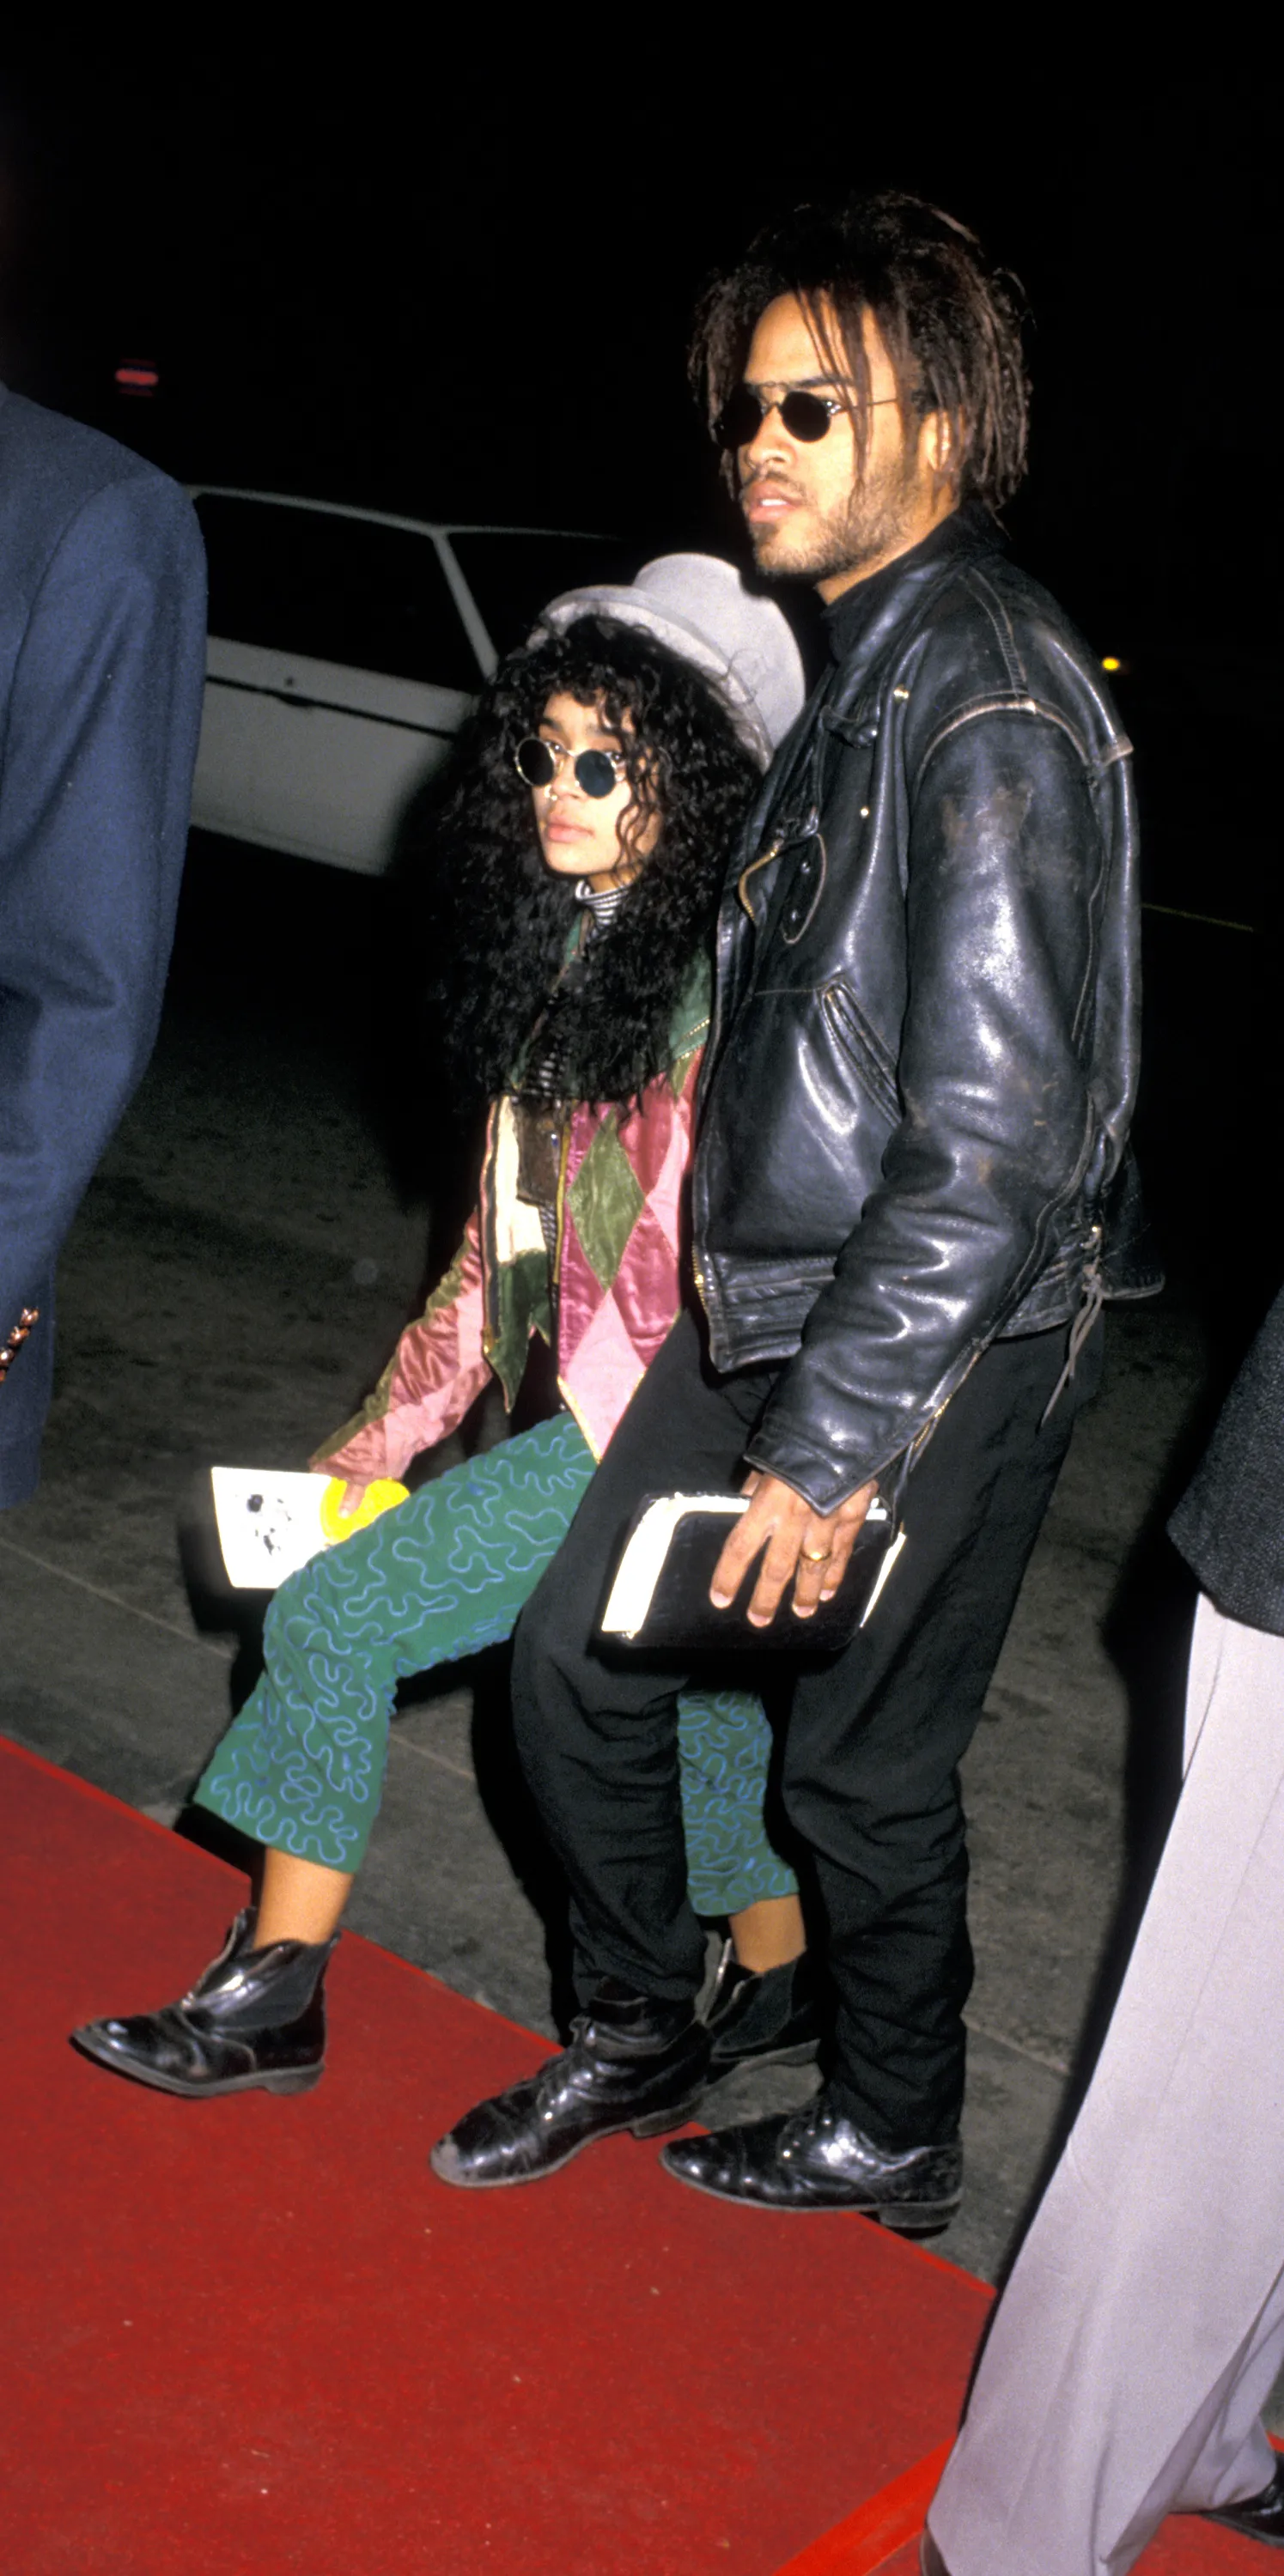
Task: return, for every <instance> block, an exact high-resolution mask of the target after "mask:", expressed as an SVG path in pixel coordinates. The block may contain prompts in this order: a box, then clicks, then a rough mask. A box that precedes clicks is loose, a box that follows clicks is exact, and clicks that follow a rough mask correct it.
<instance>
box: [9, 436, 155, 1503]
mask: <svg viewBox="0 0 1284 2576" xmlns="http://www.w3.org/2000/svg"><path fill="white" fill-rule="evenodd" d="M204 642H205V568H204V557H203V554H202V549H201V541H200V534H199V531H198V529H197V526H196V520H195V515H194V513H193V511H192V508H191V505H190V503H189V502H188V501H187V499H186V497H185V496H184V494H183V493H182V492H181V491H180V490H179V488H178V486H177V484H175V483H171V482H170V481H169V479H168V477H167V476H165V475H163V474H158V473H157V472H156V469H155V468H154V467H153V466H151V465H147V464H145V463H144V462H143V461H142V459H141V458H140V457H137V456H131V455H130V454H129V452H128V450H127V449H125V448H123V447H118V446H117V445H116V443H115V441H114V439H110V438H102V437H100V436H99V435H98V433H97V432H96V431H95V430H91V429H85V428H82V427H81V425H80V424H79V423H78V422H76V421H72V420H64V419H63V418H62V417H61V416H60V415H59V414H58V413H57V412H51V411H44V410H42V409H41V408H40V406H39V405H38V404H36V403H31V402H27V401H25V400H24V399H23V398H22V396H21V395H18V394H13V393H9V392H7V391H6V390H5V389H4V388H3V387H0V1343H2V1342H3V1341H4V1339H5V1336H6V1335H7V1333H8V1332H9V1330H10V1328H11V1326H12V1325H13V1324H15V1323H16V1322H17V1319H18V1316H19V1313H20V1311H21V1309H22V1307H23V1306H24V1305H25V1306H38V1307H39V1308H40V1321H39V1323H38V1324H37V1325H36V1327H35V1329H34V1331H33V1333H32V1335H31V1338H30V1340H29V1341H27V1342H26V1343H25V1344H24V1346H23V1347H22V1349H21V1350H20V1351H19V1352H18V1354H17V1357H16V1358H15V1360H14V1361H13V1364H12V1366H11V1367H10V1369H9V1372H8V1376H7V1378H5V1379H4V1380H3V1381H0V1506H3V1505H4V1504H8V1503H17V1502H22V1501H24V1500H25V1498H26V1496H27V1495H28V1494H30V1493H31V1492H32V1491H33V1490H34V1488H35V1484H36V1479H37V1474H38V1468H39V1455H40V1434H41V1429H42V1427H43V1423H44V1417H45V1411H46V1408H47V1405H48V1400H49V1385H50V1375H51V1369H52V1360H53V1271H54V1264H55V1261H56V1258H57V1254H58V1249H59V1246H60V1245H61V1243H62V1241H63V1238H64V1236H65V1235H66V1232H67V1229H68V1227H69V1226H70V1224H71V1220H72V1218H73V1216H74V1215H75V1212H76V1208H77V1205H78V1203H79V1200H80V1197H81V1194H82V1192H83V1190H84V1188H85V1185H86V1183H87V1181H88V1180H89V1177H90V1174H91V1173H92V1171H93V1168H94V1165H95V1163H96V1162H97V1160H98V1157H99V1155H100V1154H101V1153H102V1150H103V1147H104V1146H105V1144H106V1143H107V1140H108V1137H109V1136H110V1135H111V1132H112V1129H113V1128H114V1127H115V1125H116V1122H117V1120H118V1119H119V1117H120V1115H121V1112H122V1110H123V1109H124V1107H125V1104H126V1102H127V1101H128V1099H129V1097H130V1094H131V1092H132V1091H133V1089H134V1086H135V1084H136V1083H137V1081H138V1078H139V1076H140V1074H141V1073H142V1071H143V1068H144V1066H145V1064H146V1062H147V1059H148V1056H149V1055H150V1053H151V1049H152V1044H153V1041H154V1039H155V1035H156V1023H157V1018H158V1016H159V1012H160V1000H161V991H162V987H163V984H164V979H165V969H166V966H167V964H168V961H169V951H170V943H171V940H172V938H173V930H174V911H175V906H176V904H177V900H178V887H179V879H180V876H181V874H182V866H183V852H184V847H185V844H186V836H187V818H188V804H189V799H190V795H191V782H192V768H193V764H194V762H195V758H196V744H197V738H198V735H199V732H200V720H201V698H202V686H203V679H204V664H205V655H204Z"/></svg>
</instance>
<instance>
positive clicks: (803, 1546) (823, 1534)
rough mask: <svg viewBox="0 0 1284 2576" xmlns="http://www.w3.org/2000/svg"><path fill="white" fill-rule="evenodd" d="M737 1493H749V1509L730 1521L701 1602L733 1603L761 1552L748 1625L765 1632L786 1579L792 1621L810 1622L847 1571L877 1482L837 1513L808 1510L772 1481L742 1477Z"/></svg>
mask: <svg viewBox="0 0 1284 2576" xmlns="http://www.w3.org/2000/svg"><path fill="white" fill-rule="evenodd" d="M740 1490H741V1492H742V1493H745V1494H749V1495H751V1496H752V1501H751V1502H750V1505H749V1509H748V1511H747V1512H745V1513H744V1514H743V1516H742V1517H741V1519H740V1520H738V1521H737V1522H736V1525H735V1528H734V1529H733V1531H732V1533H731V1536H730V1538H729V1539H728V1541H727V1544H726V1546H725V1547H724V1549H723V1551H722V1554H721V1556H720V1557H719V1559H718V1562H717V1565H716V1567H715V1569H714V1576H713V1581H712V1583H711V1584H710V1586H709V1598H710V1600H711V1601H712V1603H713V1606H714V1608H715V1610H726V1609H728V1608H729V1607H730V1605H731V1603H732V1602H733V1601H734V1600H735V1597H736V1594H737V1593H738V1592H739V1590H740V1586H741V1584H742V1583H743V1581H744V1579H745V1576H746V1574H747V1573H748V1571H749V1568H750V1566H751V1565H752V1563H753V1561H754V1558H755V1557H756V1556H757V1554H758V1551H759V1549H760V1548H762V1547H763V1546H764V1544H765V1549H766V1553H765V1554H764V1556H763V1560H762V1564H761V1566H760V1567H759V1569H758V1580H757V1582H756V1584H755V1585H754V1589H753V1598H752V1600H751V1601H750V1604H749V1611H748V1617H749V1624H750V1627H751V1628H768V1627H770V1625H771V1622H772V1620H773V1619H774V1618H775V1615H776V1611H777V1609H778V1607H779V1604H780V1600H781V1596H782V1594H783V1592H784V1589H785V1585H786V1584H787V1583H788V1582H790V1581H791V1580H792V1582H793V1587H794V1598H793V1612H794V1617H795V1618H796V1619H810V1617H811V1615H812V1612H813V1611H814V1610H815V1609H817V1608H818V1607H819V1605H820V1603H821V1602H822V1601H831V1600H832V1599H833V1596H834V1594H835V1593H836V1591H837V1590H838V1587H839V1584H840V1583H841V1582H842V1579H843V1576H844V1575H845V1573H846V1572H847V1564H848V1559H849V1558H850V1556H851V1552H852V1549H853V1547H854V1545H855V1543H856V1534H857V1532H858V1530H859V1529H860V1528H861V1526H862V1523H863V1521H864V1518H865V1514H866V1512H867V1511H868V1510H869V1507H870V1504H871V1503H872V1502H873V1499H874V1496H875V1494H876V1493H877V1492H878V1487H877V1485H862V1486H861V1487H860V1489H859V1491H858V1492H857V1493H854V1494H849V1495H848V1497H847V1500H846V1502H845V1503H840V1504H839V1506H838V1509H837V1511H835V1512H829V1513H828V1514H826V1513H822V1512H815V1511H813V1510H812V1507H811V1504H810V1503H809V1502H807V1501H805V1500H804V1498H803V1496H802V1495H801V1494H796V1493H795V1492H794V1489H793V1486H792V1485H786V1484H783V1483H782V1482H781V1479H780V1477H779V1476H764V1475H760V1474H759V1473H758V1472H757V1470H755V1471H754V1472H753V1473H752V1474H751V1475H748V1476H746V1478H745V1481H744V1484H743V1485H742V1487H741V1489H740Z"/></svg>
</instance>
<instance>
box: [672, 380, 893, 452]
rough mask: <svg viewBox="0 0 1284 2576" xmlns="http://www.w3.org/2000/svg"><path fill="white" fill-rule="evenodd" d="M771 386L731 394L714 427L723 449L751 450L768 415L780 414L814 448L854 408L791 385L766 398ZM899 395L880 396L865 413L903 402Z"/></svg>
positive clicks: (803, 443) (741, 387)
mask: <svg viewBox="0 0 1284 2576" xmlns="http://www.w3.org/2000/svg"><path fill="white" fill-rule="evenodd" d="M769 392H770V387H768V386H764V387H763V390H762V392H761V393H760V392H759V391H758V388H757V386H756V385H737V387H736V390H735V392H734V393H733V394H729V395H728V397H727V400H726V401H725V403H724V404H723V406H722V409H721V411H720V412H719V414H718V417H717V419H716V420H715V422H714V424H713V434H714V437H715V438H716V440H717V442H718V445H719V447H726V448H735V447H748V446H750V445H751V444H752V442H753V440H754V439H755V438H756V437H757V435H758V432H759V430H760V429H761V427H762V424H763V422H764V420H766V419H767V417H768V414H769V413H771V412H773V411H778V412H779V414H780V419H781V424H782V426H783V427H784V428H785V429H787V430H788V432H789V435H790V437H791V438H796V439H797V440H798V442H799V445H800V446H802V447H814V446H815V445H816V443H817V440H818V439H822V438H823V437H824V436H825V434H826V432H827V430H828V428H829V424H830V422H831V420H833V419H834V418H835V417H836V415H837V414H838V413H839V412H840V411H849V410H850V409H851V405H850V404H849V403H845V402H844V401H843V400H842V399H841V397H840V396H839V395H837V394H815V393H810V392H809V391H808V389H807V387H806V386H805V385H791V386H789V388H788V390H787V391H786V392H784V393H782V394H778V395H776V394H773V395H772V397H771V400H770V401H768V400H767V399H766V396H767V394H768V393H769ZM899 400H900V396H899V395H898V394H878V395H876V396H875V398H874V399H873V401H872V402H868V403H862V404H861V406H860V408H861V410H862V411H878V410H879V409H881V408H882V407H883V406H884V405H885V404H887V403H889V402H899Z"/></svg>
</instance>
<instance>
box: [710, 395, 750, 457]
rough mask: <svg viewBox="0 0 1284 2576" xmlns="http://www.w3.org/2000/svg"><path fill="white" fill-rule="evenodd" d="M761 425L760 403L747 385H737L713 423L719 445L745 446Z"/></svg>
mask: <svg viewBox="0 0 1284 2576" xmlns="http://www.w3.org/2000/svg"><path fill="white" fill-rule="evenodd" d="M761 427H762V404H761V403H760V402H759V400H758V397H757V395H756V394H752V393H750V391H749V387H748V385H737V387H736V390H735V392H734V393H733V394H731V395H729V396H728V399H727V400H726V402H725V403H724V404H723V406H722V409H721V411H720V412H719V414H718V417H717V419H716V420H715V422H714V424H713V434H714V437H715V438H716V440H717V442H718V445H719V447H747V446H748V445H749V441H750V439H751V438H756V437H757V435H758V432H759V430H760V429H761Z"/></svg>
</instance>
